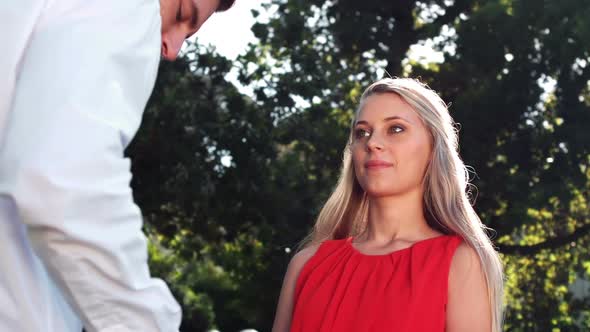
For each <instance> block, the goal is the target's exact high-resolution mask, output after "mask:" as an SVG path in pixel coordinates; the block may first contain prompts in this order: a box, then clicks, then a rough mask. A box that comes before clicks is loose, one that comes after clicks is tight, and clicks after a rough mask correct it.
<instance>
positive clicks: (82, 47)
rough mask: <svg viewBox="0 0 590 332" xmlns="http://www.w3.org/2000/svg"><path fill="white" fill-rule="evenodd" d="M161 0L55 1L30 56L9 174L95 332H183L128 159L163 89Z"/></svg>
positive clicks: (6, 150)
mask: <svg viewBox="0 0 590 332" xmlns="http://www.w3.org/2000/svg"><path fill="white" fill-rule="evenodd" d="M159 36H160V16H159V4H158V1H157V0H126V1H119V0H101V1H96V0H93V1H79V0H69V1H49V5H48V8H47V9H46V11H45V12H44V14H43V15H42V16H41V17H40V19H39V21H38V22H37V26H36V28H35V31H34V32H33V34H32V37H31V40H30V41H29V44H28V47H27V51H26V53H25V55H24V57H23V59H22V66H21V72H20V75H19V77H18V79H17V83H16V88H15V95H14V100H13V109H12V112H11V113H10V115H9V116H10V119H9V121H8V124H7V129H6V133H5V140H4V144H3V149H2V150H1V155H0V163H1V164H0V170H1V171H2V174H0V178H2V182H4V183H3V187H5V188H7V190H8V192H9V193H10V195H11V196H12V197H13V199H14V200H15V202H16V205H17V206H18V210H19V214H20V217H21V220H22V221H23V222H24V223H25V224H26V226H27V230H28V234H29V238H30V241H31V243H32V245H33V246H34V248H35V249H36V252H37V254H38V255H39V256H40V257H41V258H42V260H43V262H44V264H45V265H46V267H47V269H48V270H49V271H50V273H51V275H52V277H53V278H54V279H55V280H56V282H57V283H58V285H59V286H60V287H61V289H62V291H63V292H64V294H65V295H66V296H67V298H68V301H69V302H70V303H71V305H72V306H73V307H74V308H75V310H76V311H77V312H78V314H79V315H80V316H81V318H82V320H83V322H84V324H85V328H86V330H87V331H89V332H94V331H145V332H149V331H177V330H178V327H179V325H180V315H181V312H180V307H179V306H178V304H177V303H176V301H175V300H174V299H173V297H172V295H171V294H170V291H169V290H168V288H167V287H166V285H165V284H164V283H163V282H162V281H161V280H158V279H152V278H150V274H149V269H148V266H147V248H146V238H145V236H144V234H143V233H142V232H141V226H142V219H141V213H140V211H139V209H138V207H137V206H136V205H135V204H134V202H133V199H132V193H131V189H130V187H129V183H130V180H131V173H130V164H129V160H127V159H125V158H124V156H123V151H124V148H125V146H126V145H127V144H128V142H129V141H130V140H131V138H132V137H133V135H134V134H135V131H136V130H137V128H138V126H139V123H140V121H141V114H142V111H143V108H144V107H145V103H146V101H147V98H148V97H149V94H150V92H151V89H152V87H153V84H154V79H155V75H156V70H157V65H158V61H159V50H160V37H159Z"/></svg>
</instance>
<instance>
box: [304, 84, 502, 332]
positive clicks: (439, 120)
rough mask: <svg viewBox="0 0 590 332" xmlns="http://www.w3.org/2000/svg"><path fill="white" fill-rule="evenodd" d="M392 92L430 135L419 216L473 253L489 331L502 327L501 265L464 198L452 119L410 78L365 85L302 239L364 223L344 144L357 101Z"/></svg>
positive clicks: (343, 232) (341, 234) (364, 206)
mask: <svg viewBox="0 0 590 332" xmlns="http://www.w3.org/2000/svg"><path fill="white" fill-rule="evenodd" d="M380 93H395V94H397V95H399V96H400V97H401V98H402V99H404V100H405V101H406V102H407V103H408V104H410V105H411V106H412V108H413V109H414V110H415V111H416V112H417V114H418V115H419V116H420V117H421V118H422V120H423V121H424V123H425V125H426V127H427V128H428V130H429V131H430V134H431V136H432V144H433V149H432V158H431V161H430V164H429V165H428V167H427V170H426V175H425V178H424V185H425V188H424V198H423V199H424V215H425V218H426V220H427V222H428V224H429V225H430V226H431V227H433V228H435V229H437V230H439V231H441V232H442V233H445V234H457V235H459V236H461V237H462V238H463V240H464V241H465V242H466V243H467V244H468V245H469V246H471V247H472V248H473V249H474V250H475V251H476V252H477V254H478V256H479V259H480V261H481V265H482V268H483V271H484V274H485V277H486V282H487V288H488V295H489V301H490V305H491V308H492V331H494V332H499V331H500V330H501V325H502V299H503V272H502V263H501V261H500V258H499V256H498V253H497V252H496V250H495V249H494V247H493V245H492V242H491V241H490V239H489V237H488V236H487V234H486V230H487V229H488V228H487V227H486V226H485V225H484V224H483V223H482V222H481V220H480V219H479V217H478V216H477V214H476V213H475V210H474V209H473V207H472V205H471V203H470V201H469V195H470V190H469V186H470V184H469V173H468V170H467V168H466V166H465V164H464V163H463V161H462V160H461V158H460V157H459V152H458V145H459V144H458V136H457V131H456V129H455V123H454V121H453V119H452V118H451V116H450V114H449V112H448V109H447V106H446V104H445V103H444V102H443V100H442V99H441V98H440V97H439V96H438V94H437V93H435V92H434V91H432V90H431V89H430V88H428V87H427V86H426V85H425V84H422V83H420V82H418V81H417V80H414V79H407V78H395V79H392V78H385V79H382V80H379V81H377V82H375V83H373V84H371V85H370V86H369V87H368V88H367V89H366V90H365V91H364V93H363V95H362V96H361V100H360V103H359V107H358V109H357V111H356V114H355V116H354V119H353V121H352V125H351V130H350V136H349V140H348V143H347V145H346V148H345V149H344V158H343V162H342V171H341V173H340V177H339V179H338V183H337V185H336V188H335V189H334V191H333V192H332V194H331V195H330V197H329V198H328V200H327V201H326V203H325V204H324V206H323V207H322V209H321V211H320V214H319V216H318V218H317V220H316V223H315V225H314V228H313V230H312V232H311V234H309V235H308V237H307V238H306V240H304V243H307V245H312V244H318V243H321V242H323V241H325V240H331V239H342V238H346V237H349V236H357V235H359V234H360V233H361V232H362V231H363V230H364V227H365V226H366V220H367V213H368V205H369V204H368V198H367V195H366V194H365V192H364V191H363V189H362V188H361V186H360V184H359V183H358V181H357V179H356V176H355V173H354V167H353V163H352V156H351V151H350V150H351V149H350V144H351V142H352V134H353V125H354V123H355V122H356V118H357V117H358V114H359V111H360V110H361V108H362V105H363V102H364V101H365V100H366V99H367V98H368V97H369V96H371V95H373V94H380Z"/></svg>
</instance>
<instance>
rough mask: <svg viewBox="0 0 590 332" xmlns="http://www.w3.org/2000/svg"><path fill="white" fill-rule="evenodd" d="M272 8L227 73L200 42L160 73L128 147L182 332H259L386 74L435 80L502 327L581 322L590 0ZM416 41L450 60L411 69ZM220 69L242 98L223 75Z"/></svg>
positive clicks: (587, 299)
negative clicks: (497, 289)
mask: <svg viewBox="0 0 590 332" xmlns="http://www.w3.org/2000/svg"><path fill="white" fill-rule="evenodd" d="M265 8H266V9H265V10H266V11H268V12H269V13H271V14H270V20H269V21H268V22H265V23H257V24H256V25H255V26H254V27H253V31H254V32H255V34H256V36H257V37H258V38H259V42H258V43H257V44H255V45H251V47H250V48H249V50H248V52H247V53H246V54H245V55H243V56H241V57H240V58H239V59H238V61H236V62H235V63H233V64H232V63H230V62H229V61H228V60H226V59H224V58H222V57H220V56H218V55H216V54H215V52H214V51H213V50H202V49H198V48H197V47H196V46H195V45H193V46H192V47H191V48H190V49H189V51H188V52H187V54H186V56H185V57H184V58H183V59H181V60H180V61H178V62H176V63H163V65H162V66H161V68H160V75H159V77H158V81H157V83H156V88H155V91H154V94H153V96H152V98H151V100H150V103H149V105H148V108H147V111H146V115H145V119H144V123H143V125H142V128H141V130H140V133H139V135H138V136H137V137H136V139H135V141H134V142H133V144H132V146H131V147H130V148H129V150H128V153H129V155H130V156H131V157H132V159H133V172H134V174H135V177H134V180H133V187H134V191H135V194H136V200H137V202H138V203H139V205H140V206H141V207H142V210H143V212H144V215H145V217H146V220H147V221H148V224H149V227H148V229H147V230H148V232H149V233H150V234H151V237H152V239H153V241H152V243H153V244H152V249H151V250H152V269H153V271H154V273H155V274H157V275H160V276H162V277H164V278H165V279H166V280H167V281H168V282H169V283H170V284H171V285H172V288H173V290H174V292H175V294H177V297H178V298H179V300H180V301H181V302H182V304H183V308H184V310H185V320H184V322H183V331H203V330H205V329H206V328H211V327H217V328H219V329H220V330H221V331H234V330H238V329H240V328H245V327H253V328H256V329H258V330H260V331H268V330H270V326H271V324H272V318H273V316H274V307H275V305H276V300H277V296H278V292H279V290H280V284H281V280H282V276H283V274H284V271H285V268H286V264H287V262H288V260H289V257H290V253H292V251H293V250H294V248H295V247H296V245H297V243H298V241H299V240H301V239H302V238H303V236H304V235H305V234H306V233H307V232H308V231H309V228H310V226H311V225H312V223H313V220H314V217H315V216H316V214H317V211H318V209H319V207H320V206H321V204H322V203H323V201H324V200H325V199H326V197H327V195H328V194H329V193H330V190H331V188H332V186H333V185H334V182H335V180H336V177H337V174H338V172H339V167H340V162H341V158H342V155H341V154H342V149H343V148H344V143H345V141H346V135H347V130H348V129H347V127H348V125H349V122H350V119H351V116H352V114H353V110H354V109H355V107H356V102H357V101H358V97H359V96H360V93H361V92H362V90H363V88H364V87H366V86H367V85H368V84H369V83H370V82H372V81H373V80H375V79H378V78H380V77H382V76H383V75H387V74H386V73H389V74H391V75H394V76H411V77H420V78H421V79H422V80H423V81H425V82H428V83H429V85H430V86H431V87H432V88H434V89H435V90H436V91H438V92H440V94H441V95H442V96H443V99H444V100H445V101H447V102H449V103H450V104H451V106H450V111H451V114H452V116H453V117H454V119H455V120H456V121H457V122H458V123H460V127H461V131H460V142H461V155H462V157H463V159H464V160H465V162H466V163H467V164H468V165H471V166H473V168H474V169H475V170H476V172H477V176H476V177H475V178H474V180H473V183H474V184H475V185H476V186H477V187H478V188H479V191H478V196H477V199H476V209H477V211H478V213H479V215H480V216H481V218H482V220H484V222H485V223H486V224H488V225H489V226H490V227H492V228H494V229H495V230H496V234H495V236H494V240H495V242H496V244H497V245H498V248H499V250H500V251H501V252H502V257H503V260H504V262H505V265H506V286H507V296H506V304H507V313H506V327H505V329H506V330H507V331H549V330H551V331H582V330H586V329H588V328H589V327H590V309H588V308H590V294H589V293H590V290H588V289H586V290H584V289H583V288H584V287H582V291H579V290H578V291H576V292H573V291H572V290H573V289H574V288H575V287H573V286H572V284H574V283H578V282H580V280H583V279H586V280H590V254H589V252H588V248H589V245H590V243H589V242H590V235H589V234H590V212H589V209H588V204H589V202H588V199H589V193H590V130H588V128H590V52H589V51H588V50H590V21H588V20H587V19H586V18H587V17H590V3H588V2H581V1H574V0H562V1H559V2H550V1H535V0H522V1H517V0H455V1H449V0H445V1H442V0H437V1H422V2H417V1H386V2H384V1H377V0H365V1H351V0H339V1H327V2H326V1H319V0H308V1H301V0H288V1H284V0H282V1H281V0H275V1H272V3H270V4H268V5H266V7H265ZM412 45H433V47H434V48H435V49H436V50H438V51H440V52H441V53H442V55H443V57H444V61H432V60H425V59H420V58H419V57H417V56H416V54H415V51H414V50H415V49H414V48H412ZM230 70H231V71H232V72H235V73H237V77H238V79H239V80H240V81H241V84H243V85H244V86H247V87H249V88H250V89H251V90H252V94H251V95H249V96H248V95H245V94H243V93H241V92H240V91H239V90H238V89H237V88H235V87H234V86H232V84H230V83H228V82H227V81H226V79H225V76H226V74H227V73H228V72H230ZM542 86H546V87H548V88H547V89H544V88H542ZM552 86H554V88H552ZM230 159H231V160H230ZM585 287H587V286H585Z"/></svg>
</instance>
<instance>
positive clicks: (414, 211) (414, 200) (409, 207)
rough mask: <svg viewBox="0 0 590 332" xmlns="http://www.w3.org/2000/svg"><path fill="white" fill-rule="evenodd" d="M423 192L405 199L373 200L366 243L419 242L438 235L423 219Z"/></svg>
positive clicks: (403, 196)
mask: <svg viewBox="0 0 590 332" xmlns="http://www.w3.org/2000/svg"><path fill="white" fill-rule="evenodd" d="M422 197H423V193H422V191H421V190H415V191H412V192H406V193H404V194H403V195H396V196H387V197H370V198H369V211H368V212H369V213H368V218H369V219H368V222H367V228H366V230H365V232H363V233H364V234H363V235H362V238H363V239H364V240H365V241H369V242H377V243H387V242H391V241H393V240H397V239H400V240H406V241H410V242H412V241H418V240H422V239H424V238H429V237H433V236H436V235H439V234H440V233H438V232H437V231H435V230H433V229H432V228H431V227H430V226H429V225H428V223H427V222H426V218H425V217H424V205H423V200H422Z"/></svg>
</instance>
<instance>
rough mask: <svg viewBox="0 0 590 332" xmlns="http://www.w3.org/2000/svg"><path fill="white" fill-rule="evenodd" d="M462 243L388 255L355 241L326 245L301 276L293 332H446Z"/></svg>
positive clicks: (454, 239)
mask: <svg viewBox="0 0 590 332" xmlns="http://www.w3.org/2000/svg"><path fill="white" fill-rule="evenodd" d="M461 241H462V239H461V238H460V237H459V236H457V235H442V236H438V237H434V238H430V239H426V240H423V241H419V242H416V243H414V244H413V245H412V246H411V247H408V248H405V249H401V250H397V251H394V252H392V253H389V254H386V255H366V254H363V253H361V252H359V251H358V250H357V249H356V248H355V247H353V245H352V238H347V239H341V240H330V241H325V242H323V243H322V244H321V245H320V247H319V248H318V250H317V251H316V253H315V255H314V256H312V257H311V258H310V259H309V260H308V261H307V263H306V264H305V266H304V267H303V268H302V270H301V272H300V274H299V277H298V278H297V283H296V286H295V298H294V301H295V306H294V310H293V316H292V323H291V332H348V331H350V332H381V331H392V332H410V331H411V332H439V331H440V332H443V331H444V330H445V307H446V302H447V284H448V275H449V268H450V264H451V260H452V257H453V254H454V252H455V250H456V248H457V246H459V244H460V243H461Z"/></svg>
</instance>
